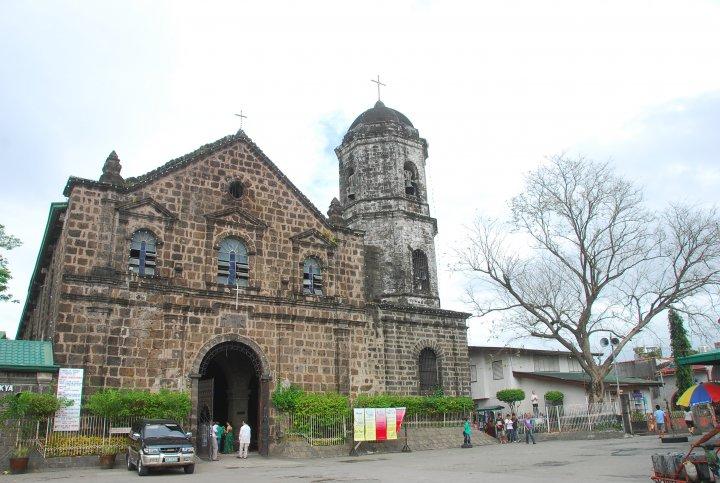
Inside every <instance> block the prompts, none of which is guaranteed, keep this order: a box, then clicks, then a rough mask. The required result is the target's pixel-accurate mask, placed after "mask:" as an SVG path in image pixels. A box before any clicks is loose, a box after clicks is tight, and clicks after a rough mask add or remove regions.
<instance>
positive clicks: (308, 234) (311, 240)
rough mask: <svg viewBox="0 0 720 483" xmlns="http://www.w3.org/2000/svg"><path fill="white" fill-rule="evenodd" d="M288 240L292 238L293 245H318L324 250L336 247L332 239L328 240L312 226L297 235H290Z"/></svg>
mask: <svg viewBox="0 0 720 483" xmlns="http://www.w3.org/2000/svg"><path fill="white" fill-rule="evenodd" d="M290 240H292V243H293V245H304V246H312V247H319V248H323V249H325V250H334V249H335V247H336V243H335V242H334V241H332V240H330V239H329V238H328V237H326V236H325V235H323V234H322V233H320V232H319V231H318V230H316V229H314V228H313V229H310V230H307V231H304V232H302V233H298V234H297V235H293V236H291V237H290Z"/></svg>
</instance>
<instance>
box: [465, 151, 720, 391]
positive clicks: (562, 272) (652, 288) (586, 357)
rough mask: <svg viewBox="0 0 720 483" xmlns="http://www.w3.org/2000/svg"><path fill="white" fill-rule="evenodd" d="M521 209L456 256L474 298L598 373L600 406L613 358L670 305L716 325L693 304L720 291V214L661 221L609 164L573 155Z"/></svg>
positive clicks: (551, 170)
mask: <svg viewBox="0 0 720 483" xmlns="http://www.w3.org/2000/svg"><path fill="white" fill-rule="evenodd" d="M511 209H512V217H511V219H510V220H508V221H507V222H504V223H503V222H500V221H497V220H495V221H493V220H487V219H482V218H479V219H478V220H476V223H475V225H474V227H473V228H472V229H471V231H470V236H469V240H468V244H467V246H465V247H464V248H462V249H460V250H458V253H457V255H458V265H457V268H458V269H459V270H461V271H465V272H467V273H469V274H470V276H471V278H472V282H471V284H470V288H469V289H468V295H469V299H470V301H471V303H472V304H473V305H474V307H475V309H476V314H477V315H478V316H486V315H489V314H492V313H498V314H496V316H495V319H496V320H498V321H499V322H500V323H501V324H503V326H504V327H505V328H506V329H509V330H510V331H511V333H514V334H525V335H530V336H532V337H538V338H541V339H551V340H556V341H558V342H559V343H560V344H562V345H563V346H564V347H565V348H566V349H567V350H569V351H570V352H571V353H572V354H574V355H575V356H576V357H577V359H578V360H579V362H580V365H581V366H582V368H583V369H584V370H585V371H586V372H587V373H588V375H589V376H590V379H591V388H590V397H591V399H592V400H593V401H599V400H602V399H603V395H604V384H603V381H604V378H605V376H607V374H608V372H609V371H610V369H611V365H612V360H613V358H614V357H616V356H617V354H618V353H619V352H620V351H622V350H623V348H624V347H625V345H626V344H627V343H628V341H630V340H631V339H632V338H633V337H634V336H636V335H637V334H638V333H639V332H640V331H641V330H642V329H643V328H644V327H646V326H647V325H648V324H649V323H650V321H651V320H652V319H653V317H655V316H656V315H658V314H659V313H661V312H662V311H664V310H666V309H668V308H670V307H671V306H672V307H673V308H674V309H675V310H677V311H680V312H685V313H686V314H689V315H691V316H693V317H694V318H695V320H696V321H697V319H698V317H705V318H706V319H707V320H711V319H712V320H714V318H715V317H710V316H709V315H707V314H703V313H702V311H700V310H698V309H696V308H694V307H695V306H696V305H697V302H698V301H702V302H713V301H716V300H717V295H718V289H719V288H720V219H719V218H718V213H717V211H716V210H715V209H710V210H703V209H699V208H692V207H687V206H681V205H671V206H670V207H668V209H667V210H665V211H664V212H661V213H655V212H652V211H650V210H647V209H646V208H645V207H644V206H643V194H642V191H641V190H640V189H638V188H637V187H635V186H633V184H632V183H630V182H628V181H626V180H624V179H622V178H620V177H619V176H617V175H616V174H615V173H614V172H613V169H612V168H611V166H609V165H608V164H606V163H597V162H593V161H590V160H586V159H584V158H582V157H580V158H569V157H566V156H556V157H553V158H551V159H550V160H549V162H548V163H547V164H545V165H543V166H541V167H540V168H538V169H537V170H535V171H533V172H531V173H529V174H528V176H527V178H526V185H525V191H524V192H523V193H522V194H520V195H518V196H516V197H515V198H513V199H512V202H511ZM491 317H492V316H491ZM600 333H606V334H607V333H610V334H612V336H613V337H617V338H618V339H619V340H620V342H619V343H618V344H617V345H616V346H615V347H614V350H613V351H612V354H610V355H609V356H608V357H607V358H606V359H605V360H602V361H599V360H596V359H594V358H593V351H592V350H591V340H592V341H595V342H597V341H598V338H599V337H600V336H601V335H600Z"/></svg>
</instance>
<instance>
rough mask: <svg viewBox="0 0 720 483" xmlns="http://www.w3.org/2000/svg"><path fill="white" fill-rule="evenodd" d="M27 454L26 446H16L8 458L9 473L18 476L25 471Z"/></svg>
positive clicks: (28, 449)
mask: <svg viewBox="0 0 720 483" xmlns="http://www.w3.org/2000/svg"><path fill="white" fill-rule="evenodd" d="M29 453H30V448H28V447H27V446H18V447H17V448H15V450H14V451H13V452H12V455H11V456H10V473H12V474H13V475H18V474H21V473H25V472H26V471H27V467H28V460H29V459H30V458H29V456H28V454H29Z"/></svg>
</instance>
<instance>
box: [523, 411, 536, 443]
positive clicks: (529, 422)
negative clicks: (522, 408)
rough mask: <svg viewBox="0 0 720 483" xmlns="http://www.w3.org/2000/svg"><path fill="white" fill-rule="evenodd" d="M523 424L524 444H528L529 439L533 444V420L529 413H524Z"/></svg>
mask: <svg viewBox="0 0 720 483" xmlns="http://www.w3.org/2000/svg"><path fill="white" fill-rule="evenodd" d="M523 425H524V426H525V444H530V440H532V442H533V444H535V434H534V433H535V421H534V420H533V417H532V416H531V415H530V413H525V419H524V420H523Z"/></svg>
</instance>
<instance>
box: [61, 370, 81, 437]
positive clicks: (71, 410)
mask: <svg viewBox="0 0 720 483" xmlns="http://www.w3.org/2000/svg"><path fill="white" fill-rule="evenodd" d="M82 386H83V369H67V368H61V369H60V372H59V373H58V385H57V397H62V398H65V399H68V400H70V401H72V405H70V406H68V407H64V408H60V409H59V410H58V411H57V412H56V413H55V425H54V429H55V431H79V430H80V400H81V399H82Z"/></svg>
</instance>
